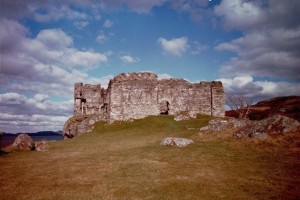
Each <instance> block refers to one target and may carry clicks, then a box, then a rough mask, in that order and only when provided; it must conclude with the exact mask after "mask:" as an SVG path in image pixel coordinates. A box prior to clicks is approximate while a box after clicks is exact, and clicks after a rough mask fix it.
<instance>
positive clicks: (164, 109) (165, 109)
mask: <svg viewBox="0 0 300 200" xmlns="http://www.w3.org/2000/svg"><path fill="white" fill-rule="evenodd" d="M169 110H170V103H169V102H168V101H166V100H164V101H162V102H160V105H159V111H160V114H161V115H168V114H169Z"/></svg>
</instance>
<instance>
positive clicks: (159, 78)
mask: <svg viewBox="0 0 300 200" xmlns="http://www.w3.org/2000/svg"><path fill="white" fill-rule="evenodd" d="M157 76H158V80H162V79H170V78H173V76H171V75H169V74H157Z"/></svg>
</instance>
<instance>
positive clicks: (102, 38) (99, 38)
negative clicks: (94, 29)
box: [96, 31, 107, 44]
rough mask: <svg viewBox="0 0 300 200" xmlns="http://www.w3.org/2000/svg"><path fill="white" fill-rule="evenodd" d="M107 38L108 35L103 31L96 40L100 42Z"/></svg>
mask: <svg viewBox="0 0 300 200" xmlns="http://www.w3.org/2000/svg"><path fill="white" fill-rule="evenodd" d="M106 40H107V37H106V35H105V34H104V32H103V31H101V33H100V34H99V35H98V36H97V38H96V41H97V42H98V43H100V44H102V43H104V42H105V41H106Z"/></svg>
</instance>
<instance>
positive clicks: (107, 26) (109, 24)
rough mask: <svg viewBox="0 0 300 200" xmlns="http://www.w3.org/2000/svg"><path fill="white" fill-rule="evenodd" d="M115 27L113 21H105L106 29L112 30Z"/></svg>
mask: <svg viewBox="0 0 300 200" xmlns="http://www.w3.org/2000/svg"><path fill="white" fill-rule="evenodd" d="M113 25H114V23H113V21H111V20H109V19H107V20H105V21H104V24H103V26H104V27H105V28H111V27H113Z"/></svg>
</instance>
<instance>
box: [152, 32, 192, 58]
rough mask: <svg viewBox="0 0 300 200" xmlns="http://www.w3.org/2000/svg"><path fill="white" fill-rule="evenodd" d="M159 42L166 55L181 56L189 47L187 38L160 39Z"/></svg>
mask: <svg viewBox="0 0 300 200" xmlns="http://www.w3.org/2000/svg"><path fill="white" fill-rule="evenodd" d="M157 41H158V43H159V45H160V46H161V48H162V49H163V50H164V51H165V52H166V53H169V54H172V55H175V56H181V55H182V54H183V53H185V52H186V51H187V49H188V47H189V44H188V39H187V38H186V37H180V38H173V39H171V40H167V39H165V38H159V39H158V40H157Z"/></svg>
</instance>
